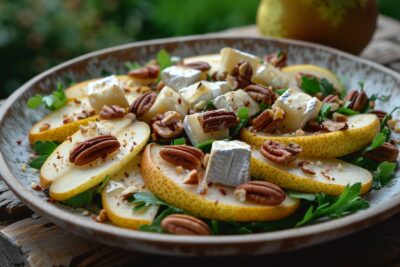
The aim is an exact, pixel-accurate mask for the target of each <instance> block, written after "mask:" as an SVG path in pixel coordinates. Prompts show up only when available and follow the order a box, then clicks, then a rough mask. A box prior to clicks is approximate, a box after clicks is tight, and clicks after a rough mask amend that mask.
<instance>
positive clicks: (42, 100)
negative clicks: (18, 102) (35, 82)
mask: <svg viewBox="0 0 400 267" xmlns="http://www.w3.org/2000/svg"><path fill="white" fill-rule="evenodd" d="M66 103H67V97H66V95H65V93H64V86H63V84H62V83H58V84H57V89H56V90H54V91H53V92H52V93H51V94H50V95H46V96H42V95H40V94H36V95H34V96H33V97H31V98H29V99H28V101H27V106H28V108H31V109H35V108H38V107H40V106H41V105H44V106H45V108H46V109H48V110H51V111H53V110H57V109H59V108H61V107H62V106H64V105H65V104H66Z"/></svg>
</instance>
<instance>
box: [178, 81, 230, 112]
mask: <svg viewBox="0 0 400 267" xmlns="http://www.w3.org/2000/svg"><path fill="white" fill-rule="evenodd" d="M231 90H232V88H231V87H230V86H229V85H228V83H227V82H222V81H221V82H208V81H201V82H197V83H195V84H192V85H190V86H188V87H185V88H183V89H181V90H179V93H180V94H181V95H182V97H183V98H184V99H185V100H186V102H187V103H188V104H189V106H191V107H194V106H195V105H196V104H198V103H199V102H201V101H204V102H207V101H209V100H212V99H214V98H216V97H217V96H220V95H222V94H225V93H226V92H229V91H231Z"/></svg>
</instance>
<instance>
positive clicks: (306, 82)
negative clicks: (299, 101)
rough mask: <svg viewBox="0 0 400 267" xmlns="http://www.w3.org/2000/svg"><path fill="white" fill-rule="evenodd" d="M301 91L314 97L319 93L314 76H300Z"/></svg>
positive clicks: (317, 82) (317, 83)
mask: <svg viewBox="0 0 400 267" xmlns="http://www.w3.org/2000/svg"><path fill="white" fill-rule="evenodd" d="M301 89H303V91H304V92H306V93H307V94H309V95H315V94H316V93H319V92H320V91H321V89H320V87H319V81H318V79H317V78H316V77H314V76H311V77H309V76H306V75H304V76H302V77H301Z"/></svg>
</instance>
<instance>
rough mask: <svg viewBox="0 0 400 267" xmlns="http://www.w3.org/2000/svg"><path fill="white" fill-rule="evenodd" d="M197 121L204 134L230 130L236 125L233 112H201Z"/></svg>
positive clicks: (236, 121)
mask: <svg viewBox="0 0 400 267" xmlns="http://www.w3.org/2000/svg"><path fill="white" fill-rule="evenodd" d="M198 119H199V122H200V125H201V127H202V128H203V131H204V132H205V133H208V132H212V131H218V130H222V129H226V128H230V127H232V126H235V125H236V124H238V118H237V117H236V114H235V112H231V111H225V110H220V109H219V110H210V111H206V112H203V113H201V114H200V115H199V117H198Z"/></svg>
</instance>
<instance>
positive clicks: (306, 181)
mask: <svg viewBox="0 0 400 267" xmlns="http://www.w3.org/2000/svg"><path fill="white" fill-rule="evenodd" d="M304 162H307V164H306V165H304V166H305V168H306V169H308V170H312V171H313V172H315V174H307V173H305V172H304V171H303V170H302V169H301V167H300V166H299V164H300V165H301V164H302V163H303V164H304ZM251 175H252V176H253V177H256V178H257V179H260V180H265V181H269V182H271V183H274V184H277V185H279V186H281V187H282V188H286V189H291V190H295V191H301V192H309V193H317V192H320V193H326V194H329V195H340V194H341V193H342V192H343V190H344V188H345V187H346V185H352V184H355V183H361V186H362V187H361V193H362V194H364V193H366V192H368V190H369V189H370V188H371V185H372V174H371V173H370V172H369V171H368V170H366V169H363V168H361V167H358V166H356V165H353V164H350V163H347V162H344V161H342V160H338V159H321V160H317V159H310V158H298V159H296V160H295V161H294V162H292V163H290V164H289V165H288V166H284V165H279V164H276V163H274V162H272V161H270V160H268V159H266V158H265V157H264V156H263V155H262V154H261V153H260V151H259V150H258V149H254V150H253V151H252V156H251Z"/></svg>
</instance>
